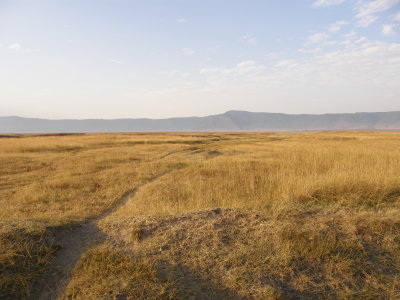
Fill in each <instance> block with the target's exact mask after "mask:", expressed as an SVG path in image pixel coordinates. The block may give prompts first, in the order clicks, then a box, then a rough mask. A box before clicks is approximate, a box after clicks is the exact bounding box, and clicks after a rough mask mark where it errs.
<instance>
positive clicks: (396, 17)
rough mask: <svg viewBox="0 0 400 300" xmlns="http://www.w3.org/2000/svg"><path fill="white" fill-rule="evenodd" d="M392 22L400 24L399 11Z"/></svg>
mask: <svg viewBox="0 0 400 300" xmlns="http://www.w3.org/2000/svg"><path fill="white" fill-rule="evenodd" d="M392 20H393V21H395V22H399V23H400V11H398V12H397V13H395V14H394V15H393V16H392Z"/></svg>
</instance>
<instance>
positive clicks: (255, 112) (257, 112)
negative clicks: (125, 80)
mask: <svg viewBox="0 0 400 300" xmlns="http://www.w3.org/2000/svg"><path fill="white" fill-rule="evenodd" d="M236 111H237V112H246V113H252V114H253V113H254V114H283V115H312V116H323V115H342V114H350V115H353V114H370V113H395V112H400V110H398V111H396V110H392V111H371V112H367V111H355V112H349V113H347V112H329V113H315V114H310V113H299V114H296V113H284V112H269V111H249V110H235V109H230V110H227V111H224V112H220V113H216V114H205V115H182V116H172V117H168V116H166V117H162V118H150V117H146V116H139V117H126V118H118V117H117V118H39V117H24V116H18V115H0V118H13V117H16V118H26V119H44V120H54V121H57V120H89V119H90V120H120V119H151V120H163V119H174V118H203V117H210V116H217V115H224V114H226V113H229V112H236Z"/></svg>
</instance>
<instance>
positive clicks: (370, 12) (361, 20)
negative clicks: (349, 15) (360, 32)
mask: <svg viewBox="0 0 400 300" xmlns="http://www.w3.org/2000/svg"><path fill="white" fill-rule="evenodd" d="M398 3H400V0H372V1H362V0H359V1H357V3H356V6H355V10H356V15H355V18H356V19H357V25H358V26H359V27H368V26H370V25H371V24H372V23H374V22H375V21H376V20H377V19H378V18H379V17H378V15H379V14H380V13H382V12H385V11H387V10H389V9H391V8H392V7H393V6H394V5H396V4H398Z"/></svg>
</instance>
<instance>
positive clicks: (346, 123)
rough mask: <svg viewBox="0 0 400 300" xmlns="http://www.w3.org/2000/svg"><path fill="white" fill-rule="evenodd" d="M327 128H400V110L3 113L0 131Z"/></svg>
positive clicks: (67, 131) (167, 130)
mask: <svg viewBox="0 0 400 300" xmlns="http://www.w3.org/2000/svg"><path fill="white" fill-rule="evenodd" d="M324 130H400V111H394V112H373V113H343V114H322V115H313V114H299V115H291V114H281V113H263V112H248V111H235V110H232V111H228V112H226V113H224V114H218V115H210V116H205V117H183V118H168V119H114V120H103V119H85V120H74V119H65V120H48V119H37V118H22V117H0V133H77V132H82V133H85V132H92V133H93V132H174V131H175V132H176V131H324Z"/></svg>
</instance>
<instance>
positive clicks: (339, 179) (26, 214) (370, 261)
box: [0, 132, 400, 299]
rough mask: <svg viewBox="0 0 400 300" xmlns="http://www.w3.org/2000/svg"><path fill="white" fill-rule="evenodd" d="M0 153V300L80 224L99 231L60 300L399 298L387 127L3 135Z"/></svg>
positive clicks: (22, 288)
mask: <svg viewBox="0 0 400 300" xmlns="http://www.w3.org/2000/svg"><path fill="white" fill-rule="evenodd" d="M0 163H1V166H2V167H1V169H0V204H1V207H2V209H1V210H0V218H1V223H0V272H1V276H0V278H1V279H0V298H5V299H18V298H20V299H25V298H29V297H31V298H32V297H34V296H35V286H36V285H37V284H38V283H40V278H41V277H43V276H45V274H46V270H47V269H48V266H50V265H51V264H52V260H53V258H54V256H55V255H57V253H58V251H59V250H58V249H59V248H60V247H59V244H58V242H57V237H56V236H55V235H57V229H58V228H65V227H68V226H71V225H72V224H74V225H76V224H78V225H79V224H80V223H82V222H94V223H95V224H96V226H98V228H99V231H101V232H102V234H104V236H105V238H104V241H102V244H101V245H98V246H93V247H92V248H88V249H87V250H86V251H85V252H84V253H82V255H81V258H80V259H79V261H78V262H77V264H76V266H75V268H74V269H73V270H72V276H71V277H70V278H69V280H68V282H67V284H66V285H65V287H63V289H62V292H60V293H59V298H60V299H63V298H72V299H187V298H193V299H299V298H300V299H397V298H399V297H400V278H399V276H398V270H399V269H400V210H399V208H400V207H399V206H400V173H399V172H398V170H400V134H399V133H396V132H326V133H213V134H194V133H182V134H97V135H94V134H93V135H65V136H54V135H52V136H10V137H3V138H1V139H0ZM128 191H136V194H135V195H134V196H133V197H132V198H130V199H128V201H126V202H124V203H120V202H119V201H120V199H121V197H123V196H124V195H126V193H127V192H128ZM117 203H120V205H116V204H117ZM64 247H67V246H65V245H64Z"/></svg>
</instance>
